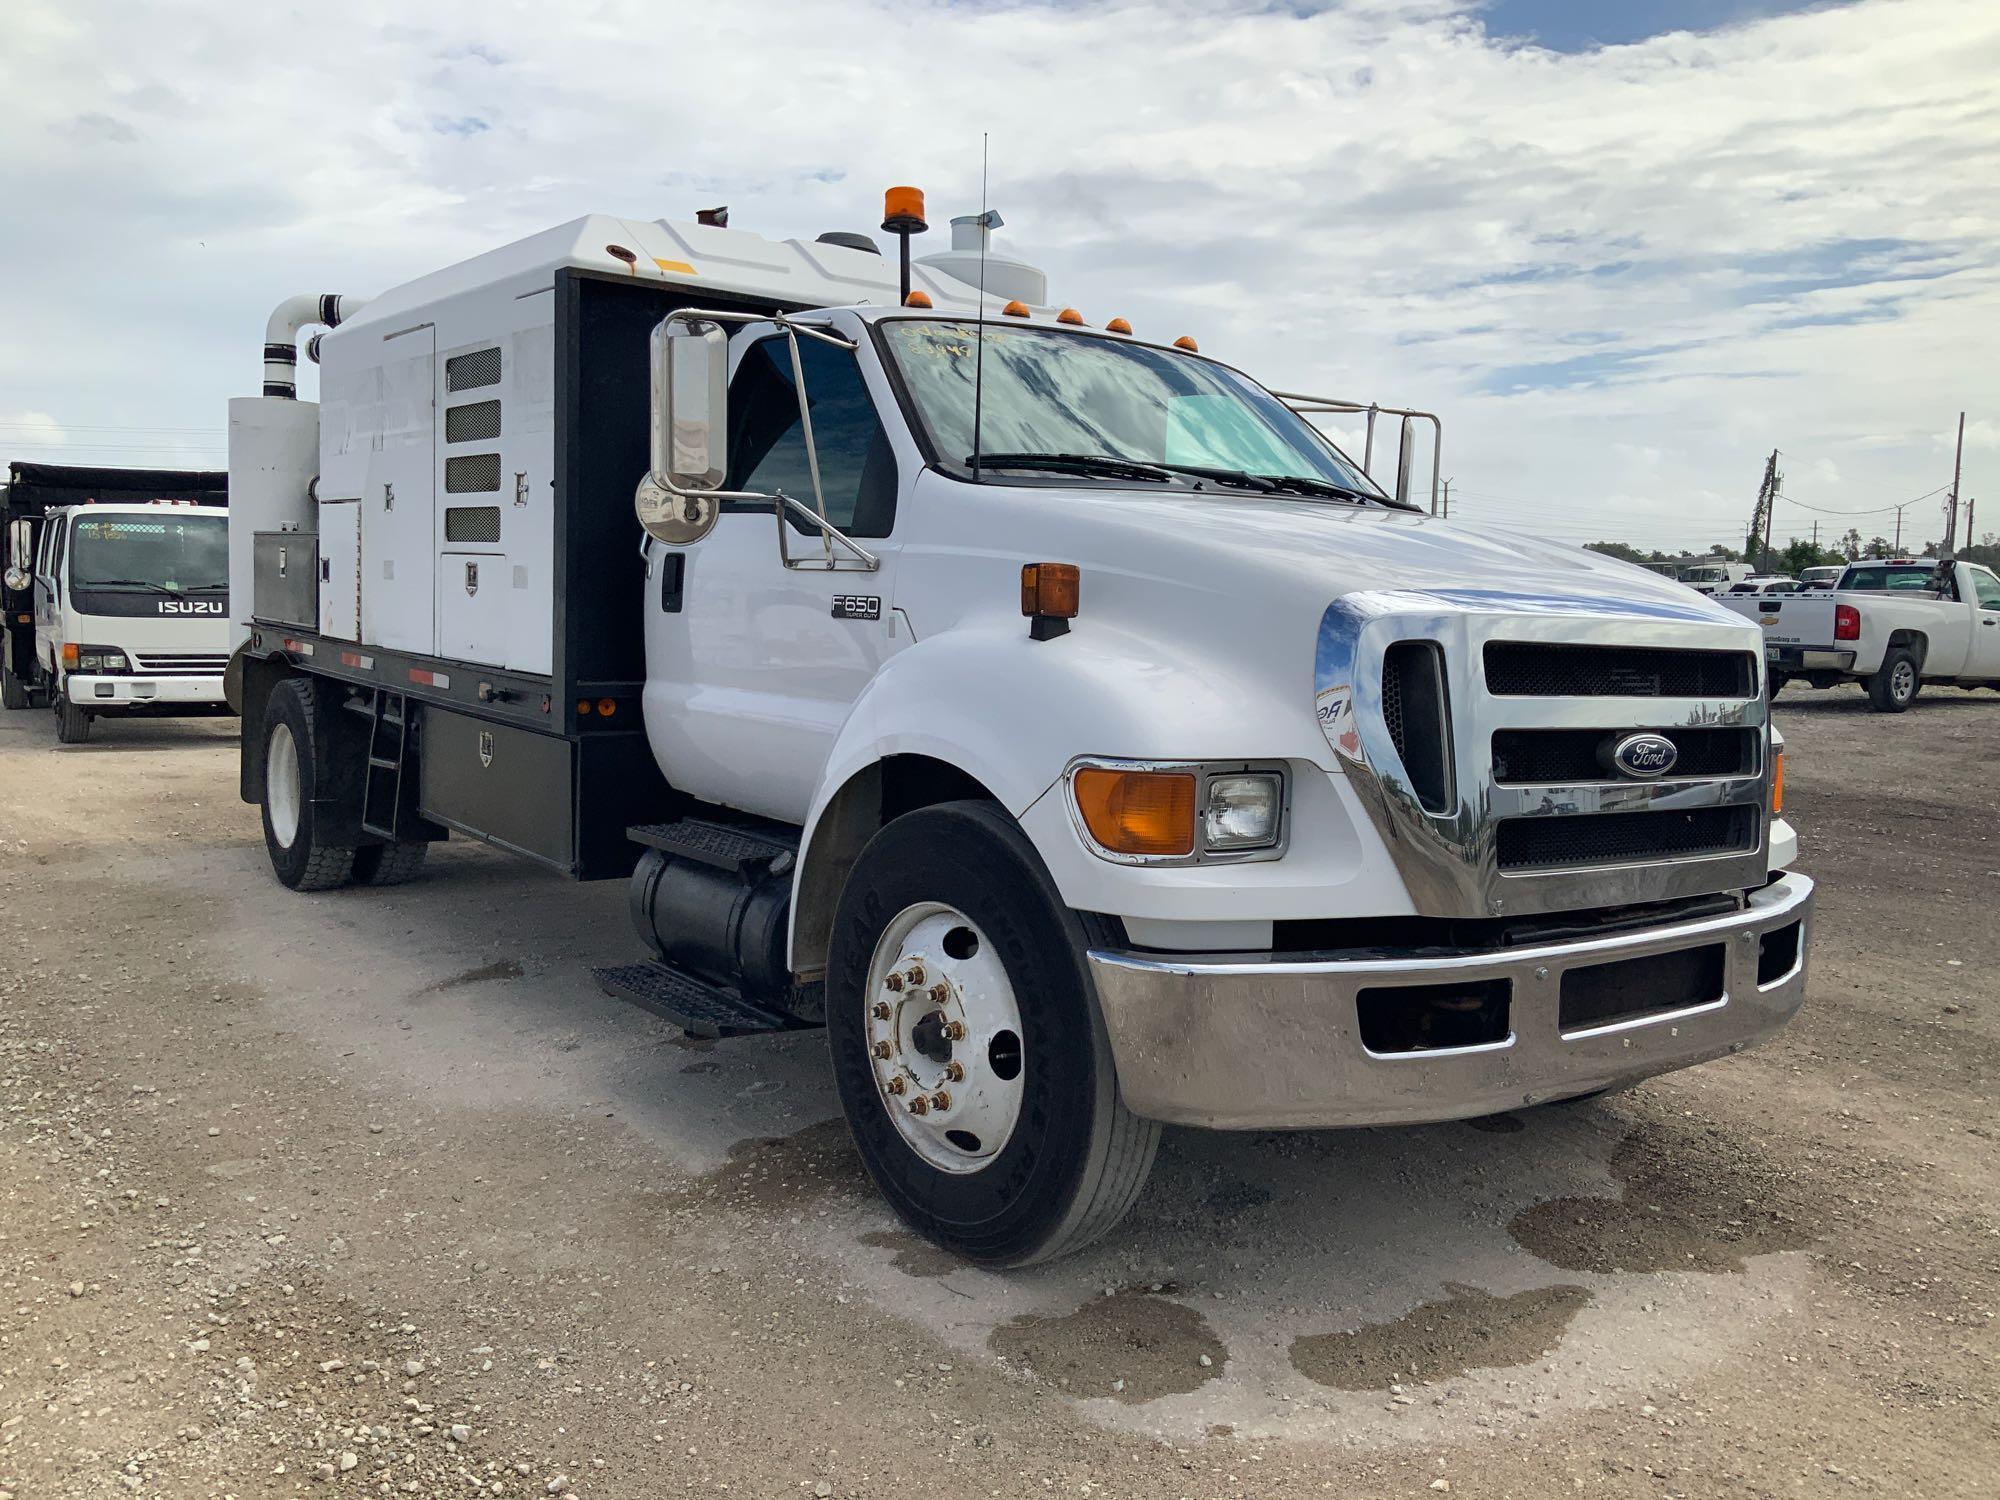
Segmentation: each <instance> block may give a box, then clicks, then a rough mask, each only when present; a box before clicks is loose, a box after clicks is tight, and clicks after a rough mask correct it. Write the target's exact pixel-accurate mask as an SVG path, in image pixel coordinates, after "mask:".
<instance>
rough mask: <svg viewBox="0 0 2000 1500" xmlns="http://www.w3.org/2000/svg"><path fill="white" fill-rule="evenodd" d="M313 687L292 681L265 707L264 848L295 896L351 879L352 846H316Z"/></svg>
mask: <svg viewBox="0 0 2000 1500" xmlns="http://www.w3.org/2000/svg"><path fill="white" fill-rule="evenodd" d="M314 707H315V705H314V703H313V695H312V686H311V684H310V683H307V682H303V681H301V680H300V679H298V678H296V677H293V678H288V679H287V680H285V681H284V682H281V683H279V684H278V685H277V686H276V687H275V688H273V689H272V690H271V696H270V698H269V700H268V701H267V702H266V704H265V707H264V847H265V849H266V850H268V851H269V853H270V856H271V868H272V870H274V871H275V872H276V873H277V876H278V879H279V881H280V882H281V883H283V884H284V885H287V886H290V887H291V888H292V889H293V890H295V891H325V890H331V889H333V888H334V887H335V886H340V885H345V884H347V882H348V880H349V879H350V878H351V877H352V876H353V874H354V847H353V846H352V845H351V844H350V845H338V844H325V843H322V842H320V837H319V829H318V825H317V820H316V818H315V817H314V814H313V799H314V797H316V796H317V795H318V788H319V785H320V782H321V780H322V772H321V767H320V765H319V760H318V752H317V750H316V749H315V745H316V743H317V741H316V740H315V738H314V734H313V726H314Z"/></svg>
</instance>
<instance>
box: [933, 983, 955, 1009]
mask: <svg viewBox="0 0 2000 1500" xmlns="http://www.w3.org/2000/svg"><path fill="white" fill-rule="evenodd" d="M950 998H951V989H950V987H949V986H947V985H942V984H934V985H932V986H931V1004H933V1005H942V1004H944V1003H945V1001H947V1000H949V999H950Z"/></svg>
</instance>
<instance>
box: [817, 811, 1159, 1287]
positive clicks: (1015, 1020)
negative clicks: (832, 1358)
mask: <svg viewBox="0 0 2000 1500" xmlns="http://www.w3.org/2000/svg"><path fill="white" fill-rule="evenodd" d="M1082 936H1083V935H1082V929H1081V925H1080V923H1079V922H1078V920H1077V917H1076V915H1075V914H1074V913H1073V912H1071V911H1069V910H1068V909H1067V908H1065V907H1064V906H1063V905H1062V903H1061V901H1060V899H1059V898H1058V897H1057V895H1056V893H1055V889H1054V887H1053V885H1052V884H1051V883H1050V881H1049V879H1048V876H1047V874H1046V872H1045V871H1044V870H1043V868H1042V865H1041V861H1040V858H1039V857H1038V856H1037V855H1036V853H1035V851H1034V847H1033V845H1031V844H1030V843H1029V842H1028V840H1027V838H1026V837H1025V836H1024V835H1023V834H1022V833H1021V831H1020V829H1019V828H1018V827H1016V826H1015V825H1014V823H1013V822H1012V820H1011V819H1009V818H1008V817H1007V816H1006V814H1005V813H1003V812H1001V811H1000V810H999V809H998V808H996V807H994V806H993V805H992V804H990V803H984V802H951V803H944V804H941V805H939V806H936V807H929V808H923V809H920V810H919V811H917V812H913V813H909V814H906V815H905V816H903V817H900V818H897V819H896V820H895V821H894V822H892V823H890V824H889V826H888V827H886V828H884V829H883V830H882V831H881V832H880V833H878V834H877V835H876V836H875V838H874V839H873V840H872V841H871V842H870V843H869V845H868V847H867V848H866V849H864V850H863V851H862V853H861V857H860V859H859V860H858V861H857V862H856V864H855V867H854V872H853V874H852V875H851V876H850V877H849V878H848V882H847V887H846V889H845V891H844V892H843V893H842V896H841V902H840V911H839V915H838V918H837V920H836V922H835V925H834V938H833V944H832V951H831V953H830V954H829V962H828V968H827V990H826V1009H827V1029H828V1033H829V1042H830V1044H831V1047H832V1052H833V1064H834V1078H835V1082H836V1085H837V1086H838V1089H839V1092H840V1099H841V1104H842V1107H843V1108H844V1109H845V1111H846V1114H847V1121H848V1125H849V1127H850V1128H851V1129H852V1130H853V1132H854V1138H855V1141H856V1143H857V1145H858V1146H859V1148H860V1152H861V1157H862V1160H863V1161H864V1163H866V1165H867V1167H868V1170H869V1173H870V1174H871V1175H872V1176H873V1177H874V1179H875V1182H876V1185H877V1186H878V1187H879V1188H880V1189H881V1190H882V1194H883V1196H884V1197H886V1198H887V1199H888V1200H889V1203H890V1205H891V1206H892V1207H893V1208H894V1209H895V1210H896V1212H897V1213H899V1214H900V1215H902V1217H903V1218H904V1219H905V1220H906V1221H908V1223H909V1224H910V1225H911V1227H912V1228H914V1229H915V1230H917V1232H918V1233H920V1234H922V1235H924V1236H925V1237H927V1238H928V1239H930V1240H932V1241H934V1242H935V1243H937V1244H939V1245H941V1246H943V1247H944V1248H945V1249H948V1250H951V1251H953V1252H954V1253H956V1254H959V1255H962V1256H964V1257H966V1258H967V1259H968V1260H973V1261H978V1262H981V1263H984V1264H987V1265H995V1266H1018V1265H1027V1264H1030V1263H1032V1262H1035V1261H1040V1260H1047V1259H1050V1258H1052V1257H1054V1256H1057V1255H1061V1254H1064V1253H1066V1252H1067V1251H1070V1250H1075V1249H1078V1248H1080V1247H1082V1246H1083V1245H1086V1244H1088V1243H1090V1241H1092V1240H1094V1239H1096V1238H1097V1237H1098V1236H1099V1235H1101V1234H1103V1233H1104V1232H1105V1231H1106V1230H1108V1229H1109V1228H1111V1226H1112V1225H1114V1224H1116V1223H1117V1222H1118V1220H1119V1219H1120V1218H1122V1217H1123V1216H1124V1214H1125V1212H1126V1210H1127V1209H1129V1208H1130V1207H1131V1205H1132V1202H1133V1200H1134V1199H1136V1198H1137V1197H1138V1194H1139V1189H1140V1187H1141V1186H1142V1185H1143V1184H1144V1182H1145V1180H1146V1174H1147V1172H1148V1171H1149V1170H1150V1169H1151V1167H1152V1163H1153V1156H1154V1153H1155V1151H1156V1150H1157V1149H1158V1146H1159V1139H1160V1127H1159V1125H1158V1124H1157V1123H1155V1122H1153V1121H1150V1120H1142V1119H1140V1118H1139V1117H1138V1116H1136V1115H1134V1114H1132V1113H1131V1111H1129V1110H1127V1109H1126V1108H1125V1105H1124V1102H1123V1101H1122V1100H1121V1099H1120V1098H1119V1096H1118V1081H1117V1078H1116V1075H1115V1072H1114V1069H1113V1065H1112V1058H1111V1047H1110V1042H1109V1040H1108V1038H1107V1037H1106V1035H1105V1031H1104V1022H1103V1019H1102V1017H1101V1016H1100V1015H1099V1013H1098V1009H1097V1000H1096V996H1095V994H1094V992H1093V990H1092V988H1091V983H1090V976H1089V973H1088V970H1087V969H1086V967H1085V964H1084V960H1083V941H1082Z"/></svg>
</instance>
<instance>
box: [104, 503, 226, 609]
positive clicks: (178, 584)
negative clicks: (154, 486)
mask: <svg viewBox="0 0 2000 1500" xmlns="http://www.w3.org/2000/svg"><path fill="white" fill-rule="evenodd" d="M69 559H70V561H69V577H70V584H71V586H72V587H74V588H79V589H93V588H108V589H126V588H147V587H152V588H165V589H172V590H174V591H176V592H192V591H198V590H204V589H225V588H227V587H229V519H228V517H226V516H217V515H195V514H189V513H187V512H185V511H176V510H169V509H165V508H162V509H161V510H160V511H159V513H158V514H155V515H144V516H79V517H78V518H77V520H76V522H75V524H74V525H72V526H71V527H70V553H69Z"/></svg>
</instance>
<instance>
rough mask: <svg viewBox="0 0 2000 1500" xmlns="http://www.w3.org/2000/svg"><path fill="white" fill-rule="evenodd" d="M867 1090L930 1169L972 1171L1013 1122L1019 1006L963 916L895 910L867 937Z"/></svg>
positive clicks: (1017, 1096) (935, 907)
mask: <svg viewBox="0 0 2000 1500" xmlns="http://www.w3.org/2000/svg"><path fill="white" fill-rule="evenodd" d="M862 1004H863V1005H865V1006H866V1007H867V1013H866V1015H865V1017H864V1021H865V1027H864V1034H865V1037H866V1044H867V1048H868V1064H869V1067H870V1069H871V1070H872V1071H873V1073H874V1078H875V1091H876V1097H877V1098H879V1099H880V1100H881V1101H882V1108H883V1109H884V1110H886V1111H887V1112H888V1115H889V1119H890V1120H891V1121H892V1122H893V1123H894V1124H895V1127H896V1133H897V1134H898V1135H900V1136H901V1137H902V1138H903V1141H904V1143H905V1144H906V1145H908V1146H909V1147H910V1149H911V1150H912V1151H914V1152H916V1153H917V1155H918V1156H919V1157H921V1158H922V1159H923V1161H924V1162H925V1163H926V1164H927V1165H929V1166H932V1167H935V1168H937V1169H938V1170H939V1171H941V1172H953V1173H968V1172H977V1171H979V1170H980V1169H981V1168H982V1167H985V1166H986V1165H988V1164H989V1163H990V1162H991V1161H992V1160H993V1159H994V1158H995V1157H996V1156H998V1155H999V1154H1000V1153H1001V1152H1002V1151H1003V1150H1005V1149H1006V1146H1007V1143H1008V1141H1010V1140H1012V1139H1013V1136H1014V1129H1015V1127H1016V1126H1017V1125H1018V1124H1019V1123H1020V1119H1021V1100H1022V1097H1023V1095H1024V1093H1025V1084H1026V1058H1025V1049H1024V1047H1023V1044H1022V1032H1021V1008H1020V1005H1019V1003H1018V1002H1017V1001H1016V999H1015V997H1014V985H1013V982H1012V981H1011V980H1010V979H1009V978H1008V976H1007V970H1006V967H1005V965H1003V964H1002V963H1001V962H1000V958H999V955H998V954H996V953H995V952H994V951H993V946H992V944H990V943H988V942H987V940H986V934H985V933H983V932H981V931H980V930H979V928H978V926H977V925H975V924H974V923H973V922H972V920H971V919H970V918H968V917H967V916H966V915H965V914H964V913H963V912H960V911H958V910H956V909H955V908H953V907H950V906H947V905H944V904H943V903H941V902H935V901H925V902H919V903H918V904H916V905H914V906H908V907H905V908H904V909H903V910H902V911H900V912H898V913H897V914H896V916H895V917H894V918H893V919H891V921H890V922H889V925H888V926H887V927H885V928H884V929H883V931H882V936H881V938H880V940H878V941H877V942H876V944H875V953H874V956H873V957H872V958H871V959H870V961H869V964H868V983H867V987H866V989H865V991H864V992H863V995H862Z"/></svg>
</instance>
